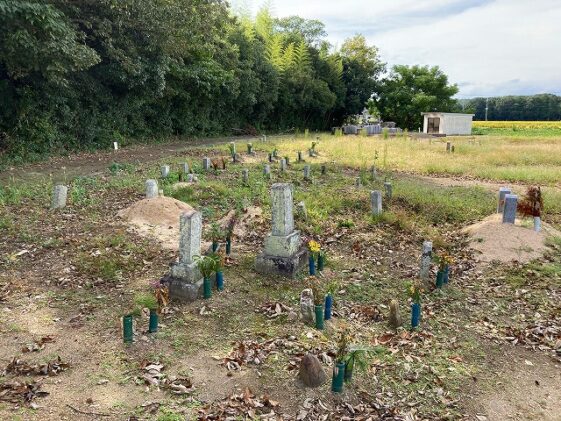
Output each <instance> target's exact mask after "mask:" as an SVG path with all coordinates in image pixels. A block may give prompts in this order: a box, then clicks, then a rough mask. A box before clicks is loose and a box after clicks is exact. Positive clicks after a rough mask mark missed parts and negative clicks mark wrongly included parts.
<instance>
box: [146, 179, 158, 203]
mask: <svg viewBox="0 0 561 421" xmlns="http://www.w3.org/2000/svg"><path fill="white" fill-rule="evenodd" d="M158 195H159V190H158V182H157V181H156V180H146V199H153V198H155V197H158Z"/></svg>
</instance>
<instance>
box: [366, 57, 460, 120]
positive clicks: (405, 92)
mask: <svg viewBox="0 0 561 421" xmlns="http://www.w3.org/2000/svg"><path fill="white" fill-rule="evenodd" d="M457 93H458V87H457V86H456V85H449V84H448V77H447V76H446V75H445V74H444V73H443V72H442V70H440V69H439V68H438V67H436V66H435V67H428V66H403V65H398V66H394V67H393V69H392V72H391V74H390V75H389V76H388V77H387V78H386V79H384V80H383V81H382V82H381V84H380V87H379V89H378V92H377V96H376V98H375V101H376V106H377V108H378V109H379V110H380V113H381V116H382V118H383V119H384V120H386V121H395V122H396V123H397V125H398V126H399V127H402V128H404V129H405V128H407V129H415V130H416V129H417V128H419V127H421V123H422V115H421V113H422V112H426V111H444V112H445V111H452V110H454V107H455V106H456V101H455V100H454V99H452V97H453V96H454V95H456V94H457Z"/></svg>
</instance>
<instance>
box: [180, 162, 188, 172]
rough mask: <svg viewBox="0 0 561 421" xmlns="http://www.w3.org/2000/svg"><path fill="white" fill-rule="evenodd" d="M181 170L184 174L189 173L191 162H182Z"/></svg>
mask: <svg viewBox="0 0 561 421" xmlns="http://www.w3.org/2000/svg"><path fill="white" fill-rule="evenodd" d="M181 171H182V172H183V174H189V164H188V163H187V162H184V163H183V164H181Z"/></svg>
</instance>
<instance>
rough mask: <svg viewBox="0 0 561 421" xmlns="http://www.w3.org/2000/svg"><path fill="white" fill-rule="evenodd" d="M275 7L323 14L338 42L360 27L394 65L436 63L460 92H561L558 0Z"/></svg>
mask: <svg viewBox="0 0 561 421" xmlns="http://www.w3.org/2000/svg"><path fill="white" fill-rule="evenodd" d="M258 7H259V4H256V3H254V4H253V8H254V10H256V9H257V8H258ZM273 10H274V12H275V14H276V15H277V16H288V15H299V16H302V17H305V18H308V19H319V20H321V21H323V22H324V23H325V24H326V29H327V32H328V33H329V40H330V41H331V42H332V43H334V44H337V45H340V44H341V42H342V41H343V40H344V39H345V38H347V37H349V36H352V35H354V34H355V33H358V32H360V33H362V34H364V35H365V36H366V37H367V39H368V40H369V42H370V43H371V44H374V45H376V46H378V47H379V48H380V52H381V54H382V59H383V60H384V61H387V62H388V64H390V65H393V64H409V65H412V64H423V65H424V64H427V65H438V66H440V67H441V68H442V69H443V70H444V72H445V73H446V74H448V76H449V78H450V81H451V82H454V83H457V84H458V86H459V87H460V94H459V95H460V96H487V95H508V94H534V93H540V92H552V93H557V94H561V24H560V22H561V1H559V0H532V1H530V0H495V1H493V0H470V1H462V0H377V1H372V0H370V1H367V0H362V1H360V0H347V1H345V2H341V1H340V0H308V1H302V0H299V1H296V0H285V1H280V0H278V1H276V2H275V3H274V4H273Z"/></svg>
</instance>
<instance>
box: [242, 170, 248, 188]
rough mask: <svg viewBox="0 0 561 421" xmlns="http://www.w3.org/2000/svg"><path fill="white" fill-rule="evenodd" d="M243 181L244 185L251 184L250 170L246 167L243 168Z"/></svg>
mask: <svg viewBox="0 0 561 421" xmlns="http://www.w3.org/2000/svg"><path fill="white" fill-rule="evenodd" d="M242 183H243V184H244V186H247V185H248V184H249V170H248V169H247V168H244V169H243V170H242Z"/></svg>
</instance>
